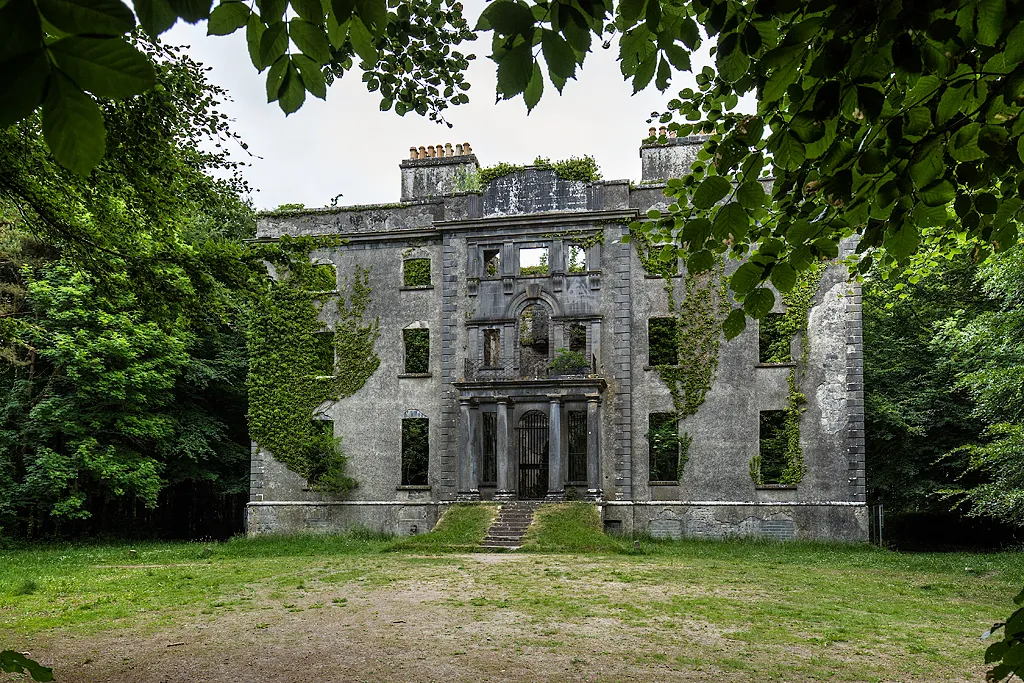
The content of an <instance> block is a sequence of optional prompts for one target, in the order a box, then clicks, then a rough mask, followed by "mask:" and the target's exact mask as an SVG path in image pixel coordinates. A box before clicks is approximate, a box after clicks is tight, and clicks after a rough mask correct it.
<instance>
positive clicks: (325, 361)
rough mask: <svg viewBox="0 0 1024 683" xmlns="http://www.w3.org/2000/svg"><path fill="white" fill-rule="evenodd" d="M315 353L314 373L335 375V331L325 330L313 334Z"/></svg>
mask: <svg viewBox="0 0 1024 683" xmlns="http://www.w3.org/2000/svg"><path fill="white" fill-rule="evenodd" d="M313 345H314V353H315V354H316V367H315V368H313V374H314V375H320V376H333V375H334V332H332V331H330V330H325V331H323V332H317V333H316V334H314V335H313Z"/></svg>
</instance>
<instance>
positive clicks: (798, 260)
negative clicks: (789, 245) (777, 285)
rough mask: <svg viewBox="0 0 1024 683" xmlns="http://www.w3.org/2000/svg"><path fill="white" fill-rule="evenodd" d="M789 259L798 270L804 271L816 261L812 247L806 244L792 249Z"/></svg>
mask: <svg viewBox="0 0 1024 683" xmlns="http://www.w3.org/2000/svg"><path fill="white" fill-rule="evenodd" d="M787 260H788V261H789V263H790V265H791V266H793V267H794V268H796V269H797V270H798V271H804V270H807V269H808V268H810V267H811V264H812V263H814V254H812V253H811V247H810V246H809V245H807V244H804V245H802V246H800V247H797V248H796V249H795V250H793V251H791V252H790V253H789V259H787Z"/></svg>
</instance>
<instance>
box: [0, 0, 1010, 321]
mask: <svg viewBox="0 0 1024 683" xmlns="http://www.w3.org/2000/svg"><path fill="white" fill-rule="evenodd" d="M136 18H137V20H138V23H139V24H140V25H141V26H142V28H143V30H144V31H145V32H146V33H148V34H149V35H151V36H157V35H159V34H160V33H162V32H163V31H166V30H167V29H168V28H169V27H170V26H172V25H173V24H174V23H175V22H176V21H177V20H178V19H182V20H184V21H188V22H193V23H194V22H199V21H207V26H208V32H209V33H210V34H217V35H223V34H228V33H232V32H234V31H239V30H244V31H245V32H246V37H247V41H248V47H249V57H250V59H251V61H252V62H253V65H254V66H255V68H257V69H258V70H260V71H261V72H262V71H265V72H266V78H267V98H268V100H269V101H271V102H274V101H276V102H278V104H279V106H280V107H281V108H282V109H283V110H284V111H285V112H293V111H295V110H296V109H298V108H299V107H300V106H301V105H302V102H303V101H304V98H305V93H306V92H309V93H310V94H312V95H314V96H316V97H325V96H326V85H327V83H328V82H329V81H331V80H332V79H334V78H337V77H340V76H342V75H343V74H344V73H346V72H348V71H350V70H353V69H358V70H360V71H361V72H362V74H363V75H362V78H363V80H364V81H365V82H366V84H367V88H368V89H369V90H371V91H376V92H379V93H380V97H381V109H383V110H388V109H392V108H393V109H394V110H395V111H396V112H397V113H399V114H402V115H404V114H405V113H407V112H410V111H414V112H417V113H419V114H425V115H429V116H431V117H432V118H434V119H436V120H443V111H444V109H445V108H446V107H448V106H450V105H457V104H460V103H464V102H466V101H468V95H467V94H466V93H465V92H464V91H465V90H467V89H468V87H469V84H468V83H467V82H466V80H465V77H464V76H465V70H466V68H467V67H468V64H469V60H470V59H472V58H473V55H470V54H464V53H463V52H460V51H458V50H456V49H455V48H456V47H458V46H460V45H461V44H462V43H464V42H466V41H468V40H471V39H473V38H474V37H475V33H474V31H472V30H470V29H469V25H468V23H467V22H466V20H465V18H464V17H463V15H462V5H461V4H459V3H458V2H454V1H453V0H431V2H429V3H416V2H406V1H402V0H390V1H388V0H330V1H329V2H328V1H327V0H323V1H322V2H321V1H320V0H262V1H259V2H257V3H256V6H255V7H250V5H248V4H246V3H243V2H240V1H239V0H223V1H222V2H220V3H219V4H217V5H216V6H214V5H213V3H212V0H138V2H136V4H135V13H134V14H133V12H132V11H131V9H129V8H128V6H127V5H125V4H124V3H123V2H121V0H41V1H40V2H37V3H33V2H32V0H7V2H6V4H4V5H3V7H0V27H2V29H0V31H2V33H0V45H3V48H2V49H0V89H2V94H3V95H4V96H3V97H0V126H5V125H8V124H10V123H13V122H15V121H17V120H19V119H21V118H24V117H25V116H28V115H30V114H31V112H33V111H34V110H35V109H36V108H37V107H40V106H41V107H42V126H43V132H44V134H45V136H46V140H47V143H48V144H49V147H50V149H51V151H52V152H53V153H54V155H55V157H56V158H57V159H58V160H59V161H60V163H62V164H63V165H65V166H67V167H68V168H71V169H73V170H75V171H77V172H79V173H82V174H85V173H88V172H89V170H90V169H91V168H93V167H94V166H95V165H96V163H98V161H99V159H100V158H101V157H102V154H103V150H104V137H105V133H104V124H103V116H102V114H101V110H100V106H99V104H98V102H97V101H96V99H95V98H113V99H117V98H124V97H128V96H131V95H134V94H136V93H139V92H142V91H144V90H146V89H147V88H150V87H152V85H153V83H154V75H153V69H152V66H151V64H150V62H149V60H147V59H146V58H145V55H143V54H142V53H141V52H139V51H138V50H137V49H136V48H134V47H133V46H132V45H131V44H130V41H128V40H126V34H128V33H129V32H131V31H133V30H134V29H135V25H136ZM1022 19H1024V2H1021V1H1019V0H916V1H909V0H908V1H901V0H897V1H895V2H884V3H875V2H867V1H854V2H839V1H838V0H813V1H811V2H800V1H798V0H757V1H756V2H749V1H742V0H620V1H618V2H615V1H614V0H536V1H534V2H527V0H494V1H493V2H491V3H489V4H488V5H487V7H486V9H485V10H484V12H483V14H482V15H481V16H480V17H479V19H478V21H477V23H476V28H475V30H476V31H481V32H491V34H492V41H491V55H490V57H491V59H492V60H494V62H495V63H496V64H497V77H498V86H497V87H498V96H499V97H502V98H512V97H518V96H520V95H522V97H523V99H524V101H525V103H526V105H527V107H528V108H532V107H533V106H534V105H536V103H537V102H538V101H539V100H540V98H541V96H542V93H543V91H544V87H545V86H544V83H545V81H547V82H550V83H551V84H552V85H553V86H554V87H555V88H556V89H558V90H561V89H562V87H563V86H564V85H565V83H566V81H567V80H568V79H570V78H574V77H575V76H576V74H577V69H578V68H579V67H580V66H582V65H583V63H584V61H585V59H586V56H587V54H588V53H589V52H590V51H591V50H593V49H594V47H595V45H606V46H607V45H609V44H610V43H611V41H612V40H613V39H617V42H618V49H619V61H620V64H621V71H622V74H623V76H624V78H626V79H629V80H631V81H632V83H633V88H634V90H635V91H638V90H640V89H642V88H646V87H648V85H649V84H651V83H652V82H653V83H654V84H655V86H656V87H657V88H658V89H660V90H662V91H665V90H667V89H668V88H669V87H670V85H671V82H672V79H673V76H674V74H675V73H676V72H678V71H688V70H690V69H691V56H692V54H693V52H694V51H695V50H697V49H699V48H700V47H701V45H702V44H703V43H704V42H705V41H709V40H710V41H713V42H714V46H713V47H711V53H712V55H713V57H714V66H713V67H711V66H708V67H704V68H703V69H702V70H701V71H700V72H699V73H697V74H695V76H696V81H697V84H698V89H697V90H693V89H689V88H687V89H684V90H682V91H681V92H679V93H678V95H677V96H676V97H674V98H672V99H671V100H670V101H669V102H668V104H667V110H666V111H665V112H664V113H663V114H662V115H661V116H660V121H661V122H662V123H665V124H668V127H669V128H670V129H671V130H673V131H676V132H678V133H679V134H682V135H688V134H694V133H704V134H707V135H708V136H709V137H708V139H707V141H706V143H705V150H704V152H703V153H702V155H701V162H700V163H699V164H698V165H697V166H695V167H694V169H693V171H692V173H689V174H687V175H685V176H684V177H682V178H677V179H672V181H671V182H670V183H669V187H668V190H667V192H668V194H669V196H671V197H672V198H673V203H672V204H671V205H670V206H669V207H668V210H667V211H664V212H658V211H652V212H651V213H650V214H649V216H648V218H647V221H646V222H645V223H644V224H643V225H642V226H636V227H640V228H643V229H645V230H648V231H650V232H651V233H652V234H653V236H654V239H655V240H661V241H662V242H663V243H664V244H665V245H668V246H670V247H672V248H675V249H677V250H678V251H679V252H680V255H682V256H684V257H685V258H686V259H687V267H688V269H689V270H690V271H692V272H700V271H704V270H707V269H709V268H710V267H711V265H712V264H713V263H714V260H715V255H716V254H722V253H729V254H730V255H733V256H737V257H743V258H745V263H744V264H743V265H742V266H741V267H740V268H739V270H738V271H736V273H735V274H734V275H732V276H731V282H730V286H731V289H732V291H733V293H734V294H735V296H736V298H737V300H738V301H740V302H742V309H736V310H734V311H733V312H732V314H731V315H730V316H729V318H728V319H727V320H726V323H725V326H724V327H725V332H726V335H727V336H729V337H732V336H735V335H736V334H738V333H739V332H740V331H741V330H742V329H743V328H744V326H745V324H746V316H747V315H749V316H753V317H760V316H761V315H763V314H764V313H765V312H767V311H769V310H770V309H771V307H772V303H773V301H774V299H775V292H776V291H778V292H786V291H789V289H790V288H792V287H793V285H794V283H795V282H796V275H797V274H798V273H799V272H801V271H804V270H806V269H807V268H809V267H810V266H811V265H812V264H813V263H814V262H815V261H818V260H820V259H828V258H836V257H837V256H838V255H839V253H840V244H841V243H842V242H843V240H845V239H847V238H851V237H854V236H856V237H857V238H858V239H859V241H858V243H857V253H856V255H854V256H852V257H851V264H852V265H854V266H855V267H856V268H857V269H859V271H860V272H862V273H863V272H867V270H868V269H869V268H870V267H871V265H872V263H873V262H874V261H875V260H878V261H880V262H881V264H882V266H883V267H892V266H894V265H896V266H905V265H907V264H909V263H911V262H912V259H916V260H917V261H916V262H917V263H918V264H919V265H920V264H923V265H925V267H927V266H929V265H930V264H933V262H934V258H935V256H936V255H944V256H952V255H955V254H957V253H961V252H968V253H970V254H971V255H972V257H973V258H974V259H975V260H978V261H980V260H984V259H985V258H986V257H987V255H989V254H990V253H992V252H995V251H1001V250H1006V249H1009V248H1011V247H1012V246H1014V245H1015V244H1017V243H1018V241H1019V230H1018V227H1019V213H1020V210H1021V208H1022V206H1024V202H1022V200H1021V198H1020V195H1021V192H1022V187H1024V117H1021V116H1020V113H1021V106H1022V104H1024V99H1022V98H1024V22H1022V21H1021V20H1022ZM542 64H543V68H542ZM747 94H753V95H755V96H756V98H757V110H756V112H755V113H743V112H739V111H737V110H736V107H737V104H738V102H739V98H740V97H741V96H743V95H747ZM766 177H770V178H773V179H774V181H773V184H772V186H771V191H770V192H768V193H766V192H765V191H764V189H763V184H762V183H761V182H759V181H758V179H763V178H766ZM667 256H668V257H669V258H671V254H668V255H667ZM769 284H770V285H771V287H769V286H768V285H769Z"/></svg>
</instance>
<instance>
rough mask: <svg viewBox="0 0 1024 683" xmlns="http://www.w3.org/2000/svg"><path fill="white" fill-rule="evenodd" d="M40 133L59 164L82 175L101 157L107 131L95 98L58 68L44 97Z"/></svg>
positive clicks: (51, 77)
mask: <svg viewBox="0 0 1024 683" xmlns="http://www.w3.org/2000/svg"><path fill="white" fill-rule="evenodd" d="M43 136H44V138H45V139H46V144H47V146H48V147H49V148H50V151H51V152H53V156H54V158H55V159H56V160H57V162H58V163H60V165H61V166H64V167H65V168H68V169H71V170H72V171H74V172H75V173H77V174H78V175H80V176H82V177H87V176H88V175H89V172H90V171H92V169H93V168H94V167H95V166H96V164H98V163H99V162H100V159H102V158H103V152H104V150H105V148H106V137H107V131H106V129H105V128H104V127H103V112H101V111H100V107H99V105H98V104H96V101H95V100H94V99H93V98H91V97H89V95H86V94H85V93H84V92H82V89H81V88H79V87H78V86H77V85H75V83H74V82H73V81H72V80H71V79H70V78H68V77H67V76H65V75H64V74H63V73H61V72H59V71H57V72H54V73H53V74H51V76H50V87H49V88H48V89H47V93H46V99H45V100H44V101H43Z"/></svg>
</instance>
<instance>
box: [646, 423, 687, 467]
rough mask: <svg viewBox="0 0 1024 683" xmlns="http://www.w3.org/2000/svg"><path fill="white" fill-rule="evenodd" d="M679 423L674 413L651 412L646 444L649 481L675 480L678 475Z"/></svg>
mask: <svg viewBox="0 0 1024 683" xmlns="http://www.w3.org/2000/svg"><path fill="white" fill-rule="evenodd" d="M679 441H680V440H679V424H678V422H677V421H676V416H675V413H651V414H650V417H649V419H648V430H647V444H648V460H649V467H650V472H649V474H648V476H649V478H650V480H651V481H676V480H677V479H678V477H679V474H678V470H679Z"/></svg>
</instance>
